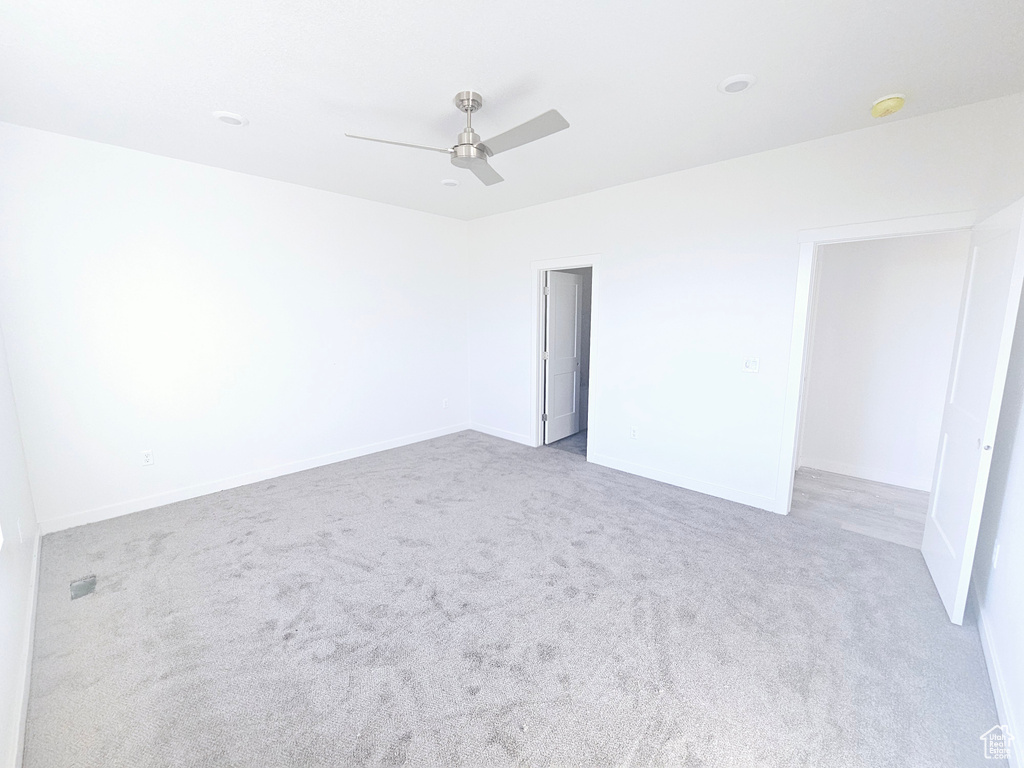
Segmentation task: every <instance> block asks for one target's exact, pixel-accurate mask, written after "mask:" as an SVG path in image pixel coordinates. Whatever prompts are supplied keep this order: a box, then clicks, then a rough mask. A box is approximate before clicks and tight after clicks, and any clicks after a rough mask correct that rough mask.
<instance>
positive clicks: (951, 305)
mask: <svg viewBox="0 0 1024 768" xmlns="http://www.w3.org/2000/svg"><path fill="white" fill-rule="evenodd" d="M970 242H971V239H970V232H968V231H953V232H940V233H931V234H921V235H913V236H904V237H890V238H879V239H870V240H859V241H853V242H839V243H829V244H825V245H822V246H821V247H820V248H819V249H818V253H817V258H816V263H815V268H814V274H813V276H812V287H811V304H810V308H809V318H808V330H807V352H806V363H805V367H804V380H803V392H802V397H801V415H800V422H799V430H798V440H797V461H796V471H795V475H794V485H793V504H792V507H791V513H792V514H793V515H794V517H800V518H804V519H813V520H816V521H818V522H822V523H826V524H829V525H833V526H836V527H839V528H842V529H844V530H847V531H852V532H855V533H860V534H863V535H867V536H872V537H874V538H878V539H883V540H886V541H890V542H894V543H897V544H902V545H905V546H908V547H913V548H915V549H920V548H921V544H922V541H923V538H924V529H925V521H926V519H927V514H928V502H929V492H930V490H931V488H932V482H933V474H934V470H935V456H936V453H937V451H938V448H939V438H940V432H941V426H942V417H943V409H944V405H945V396H946V387H947V381H948V374H949V370H950V366H951V364H952V361H953V353H954V344H955V341H956V331H957V320H958V317H959V312H960V303H961V298H962V294H963V286H964V275H965V272H966V269H967V264H968V257H969V250H970Z"/></svg>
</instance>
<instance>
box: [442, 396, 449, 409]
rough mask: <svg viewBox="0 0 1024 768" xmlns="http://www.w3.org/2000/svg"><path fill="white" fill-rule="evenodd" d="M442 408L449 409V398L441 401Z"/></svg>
mask: <svg viewBox="0 0 1024 768" xmlns="http://www.w3.org/2000/svg"><path fill="white" fill-rule="evenodd" d="M441 407H442V408H447V407H448V398H447V397H446V398H445V399H444V400H442V401H441Z"/></svg>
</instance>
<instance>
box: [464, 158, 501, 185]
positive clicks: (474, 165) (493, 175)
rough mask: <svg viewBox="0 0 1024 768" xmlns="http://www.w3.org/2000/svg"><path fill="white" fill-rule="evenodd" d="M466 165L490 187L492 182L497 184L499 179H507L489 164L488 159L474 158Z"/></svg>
mask: <svg viewBox="0 0 1024 768" xmlns="http://www.w3.org/2000/svg"><path fill="white" fill-rule="evenodd" d="M466 167H468V168H469V170H471V171H472V172H473V175H474V176H476V177H477V178H478V179H480V181H482V182H483V183H484V184H486V185H487V186H488V187H489V186H491V184H497V183H498V182H499V181H504V180H505V179H503V178H502V177H501V174H500V173H498V172H497V171H496V170H494V169H493V168H491V166H490V165H488V164H487V161H486V160H474V161H473V162H471V163H470V164H469V165H468V166H466Z"/></svg>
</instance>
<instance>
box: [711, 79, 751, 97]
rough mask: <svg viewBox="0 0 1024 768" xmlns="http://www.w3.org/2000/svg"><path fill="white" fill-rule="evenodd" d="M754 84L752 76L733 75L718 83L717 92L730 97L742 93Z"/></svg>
mask: <svg viewBox="0 0 1024 768" xmlns="http://www.w3.org/2000/svg"><path fill="white" fill-rule="evenodd" d="M756 82H757V78H756V77H754V76H753V75H733V76H732V77H727V78H725V80H723V81H722V82H720V83H719V84H718V90H720V91H721V92H722V93H728V94H730V95H732V94H735V93H743V92H744V91H745V90H747V89H748V88H750V86H752V85H753V84H754V83H756Z"/></svg>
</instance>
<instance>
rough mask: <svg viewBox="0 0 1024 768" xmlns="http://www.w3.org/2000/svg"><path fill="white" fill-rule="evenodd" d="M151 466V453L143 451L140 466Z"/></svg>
mask: <svg viewBox="0 0 1024 768" xmlns="http://www.w3.org/2000/svg"><path fill="white" fill-rule="evenodd" d="M152 464H153V452H152V451H143V452H142V466H144V467H149V466H152Z"/></svg>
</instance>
